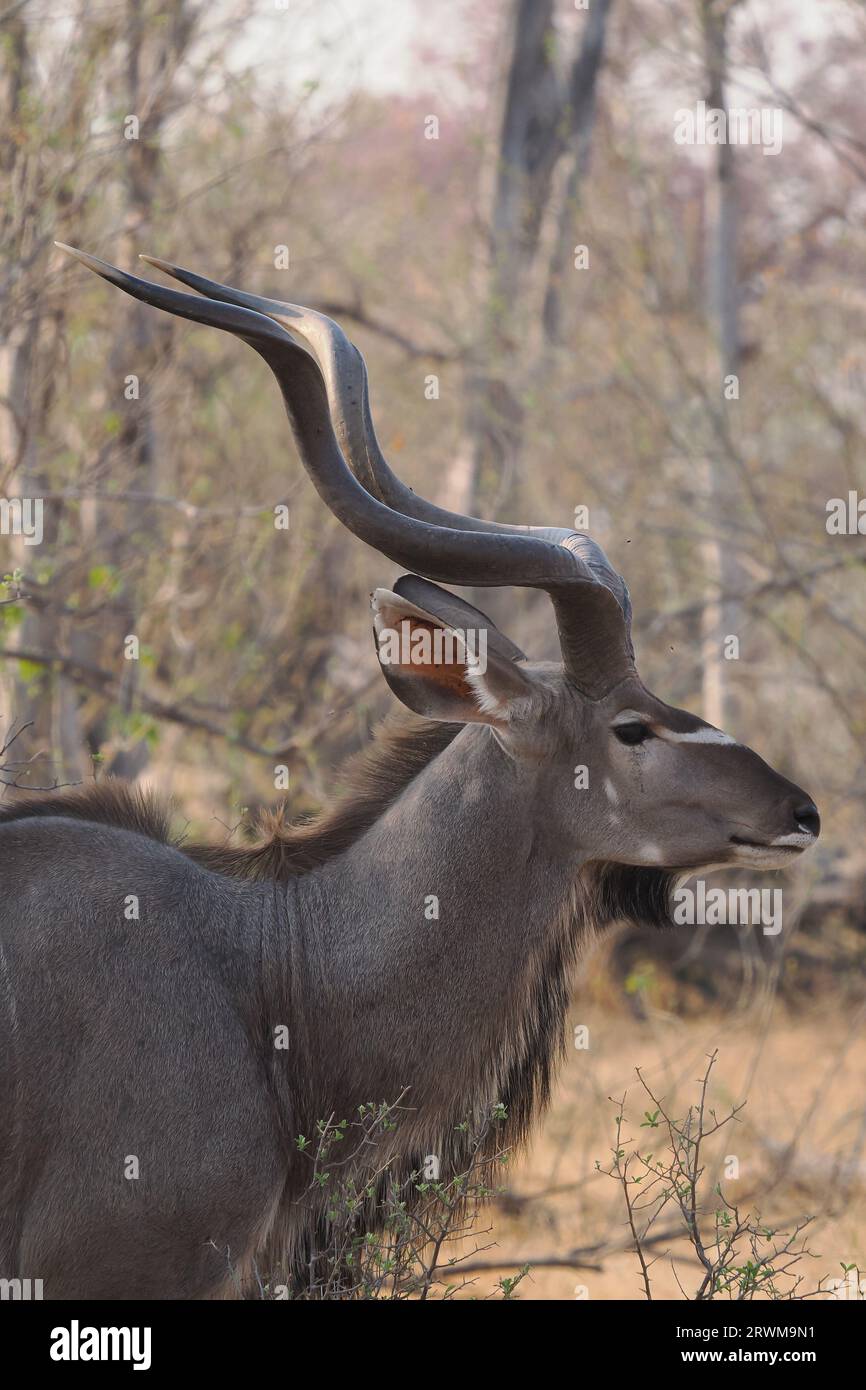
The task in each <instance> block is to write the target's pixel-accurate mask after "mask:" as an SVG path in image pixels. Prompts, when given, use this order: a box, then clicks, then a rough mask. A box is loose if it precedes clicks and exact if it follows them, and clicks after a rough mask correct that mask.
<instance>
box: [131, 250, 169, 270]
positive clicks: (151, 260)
mask: <svg viewBox="0 0 866 1390" xmlns="http://www.w3.org/2000/svg"><path fill="white" fill-rule="evenodd" d="M138 259H139V260H140V261H146V262H147V264H148V265H152V266H156V269H157V270H164V271H165V272H166V274H167V275H171V273H172V271H174V270H177V266H176V265H175V264H174V262H173V261H164V260H162V258H161V257H160V256H146V255H145V254H144V252H143V251H142V252H141V254H140V255H139V257H138Z"/></svg>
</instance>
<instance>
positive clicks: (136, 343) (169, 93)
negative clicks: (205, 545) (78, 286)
mask: <svg viewBox="0 0 866 1390" xmlns="http://www.w3.org/2000/svg"><path fill="white" fill-rule="evenodd" d="M193 24H194V18H193V15H192V14H191V12H190V9H189V6H188V5H187V3H186V0H169V3H168V4H167V5H166V4H165V3H162V0H159V2H158V3H157V4H155V5H154V6H153V7H149V6H146V5H143V4H142V3H141V0H126V12H125V22H124V31H123V46H124V61H125V68H126V86H127V101H128V115H130V116H134V117H136V119H137V120H138V122H139V129H138V133H137V138H135V139H129V140H127V141H125V144H126V149H125V151H124V156H125V163H124V170H123V177H124V194H125V202H126V208H125V217H124V235H123V245H122V253H121V254H122V256H123V257H124V258H125V260H126V261H127V263H128V264H133V263H134V261H135V257H136V256H137V254H138V252H139V251H140V250H141V247H142V245H143V244H144V242H145V241H146V240H147V234H148V228H149V226H150V217H151V212H152V209H153V206H154V200H155V198H156V196H157V191H158V188H159V183H160V173H161V159H160V138H161V134H162V128H163V125H164V123H165V119H166V116H167V115H168V112H169V109H170V105H171V100H172V97H173V94H174V82H173V79H174V75H175V73H176V71H177V68H178V66H179V64H180V62H181V60H182V57H183V54H184V53H185V51H186V49H187V47H188V44H189V42H190V39H191V36H192V30H193ZM171 337H172V327H171V324H170V322H165V321H163V320H162V319H161V318H158V317H157V315H155V314H154V313H152V312H151V311H150V310H148V309H147V307H146V306H145V305H143V304H139V303H137V302H135V301H130V302H129V303H128V304H125V305H124V306H123V308H122V309H121V311H120V322H119V326H118V335H117V338H116V340H115V345H114V350H113V352H112V355H111V359H110V367H109V372H110V381H109V390H108V394H109V396H110V398H111V400H112V405H113V407H114V408H118V403H120V410H121V414H122V418H123V426H122V429H121V431H120V434H119V437H118V441H117V442H118V449H117V456H119V458H120V460H121V463H122V467H123V469H124V471H129V473H130V474H131V481H130V487H131V490H133V491H135V492H137V493H139V494H144V495H152V494H153V493H155V492H157V491H159V488H158V486H157V470H158V467H159V444H158V425H157V419H156V412H155V411H154V408H153V383H154V380H155V377H156V373H157V369H158V367H159V365H160V363H161V362H162V361H163V360H164V358H165V356H166V353H167V351H168V349H169V346H170V342H171ZM132 376H134V377H135V378H136V379H137V385H136V386H135V387H134V390H136V391H137V394H133V395H132V396H131V397H129V398H127V397H126V396H125V395H124V383H125V381H126V380H127V379H128V378H129V377H132ZM113 520H114V522H115V523H116V520H117V517H116V514H115V516H114V518H113ZM111 521H112V518H109V517H106V518H105V524H106V526H110V525H111ZM158 524H159V523H158V518H157V516H156V514H155V512H154V509H153V508H149V507H147V506H146V505H142V504H141V503H136V504H133V505H130V506H129V508H128V509H127V512H126V517H125V524H124V527H123V529H122V530H121V531H120V532H118V533H117V534H116V536H115V538H114V542H113V545H112V552H113V560H112V563H113V565H114V567H115V568H116V569H117V570H118V571H119V572H120V573H121V574H122V573H123V572H124V571H125V570H126V569H127V568H128V565H129V560H130V558H131V556H133V555H139V556H141V555H143V556H144V557H145V558H146V553H147V550H148V548H149V547H150V546H152V544H153V538H154V536H155V535H156V534H157V533H158ZM119 599H120V622H119V627H118V631H117V645H116V650H115V653H114V658H115V661H116V662H117V663H118V664H119V666H120V668H121V671H122V676H121V682H120V694H119V703H120V712H121V715H123V716H125V717H128V716H129V715H131V714H132V713H133V711H134V709H135V702H136V692H137V689H138V685H139V678H140V669H141V668H140V663H139V662H138V661H137V660H127V659H125V657H124V652H123V643H124V639H125V638H126V637H127V636H139V635H140V634H139V632H138V628H139V626H140V610H139V599H138V595H137V593H136V590H135V588H134V587H133V586H131V585H129V584H127V583H124V585H123V588H122V589H121V591H120V595H119ZM148 756H149V753H148V745H147V743H146V741H145V740H144V739H141V738H134V739H132V740H131V741H130V742H129V743H128V744H127V745H126V746H124V747H122V748H120V749H119V750H118V751H117V753H116V754H115V756H114V757H113V759H112V761H111V763H110V765H109V771H110V772H111V773H112V774H113V775H115V776H118V777H127V778H135V777H137V776H138V775H139V774H140V773H141V772H142V771H143V770H144V768H145V766H146V765H147V761H148Z"/></svg>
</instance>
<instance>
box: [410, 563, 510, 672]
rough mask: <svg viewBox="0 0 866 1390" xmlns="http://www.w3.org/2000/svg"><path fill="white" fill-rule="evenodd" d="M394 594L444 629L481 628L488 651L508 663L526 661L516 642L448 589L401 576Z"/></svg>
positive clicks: (483, 614) (478, 610) (430, 582)
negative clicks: (431, 616) (442, 625)
mask: <svg viewBox="0 0 866 1390" xmlns="http://www.w3.org/2000/svg"><path fill="white" fill-rule="evenodd" d="M394 593H395V594H399V595H400V598H405V599H408V600H409V602H410V603H415V604H417V605H418V607H419V608H423V609H424V611H425V612H426V613H432V614H433V616H434V617H435V618H439V619H440V621H441V622H443V623H444V624H445V626H446V627H456V628H459V629H460V630H461V631H463V630H466V629H468V628H471V629H473V630H477V631H480V630H481V629H482V628H484V630H485V631H486V633H487V650H488V651H491V652H498V653H499V655H500V656H504V657H505V658H506V659H507V660H508V661H525V660H526V652H522V651H521V650H520V648H519V647H518V645H517V643H516V642H512V640H511V638H510V637H506V636H505V633H504V632H500V631H499V628H498V627H497V626H496V624H495V622H494V621H493V619H492V618H488V616H487V614H486V613H482V611H481V609H480V608H475V607H474V606H473V605H472V604H471V603H467V602H466V599H465V598H458V596H457V594H452V593H450V592H449V591H448V589H440V587H439V585H438V584H434V583H432V581H431V580H429V579H421V578H420V576H419V575H417V574H401V575H400V578H399V579H398V580H397V582H396V584H395V585H394Z"/></svg>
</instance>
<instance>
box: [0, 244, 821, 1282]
mask: <svg viewBox="0 0 866 1390" xmlns="http://www.w3.org/2000/svg"><path fill="white" fill-rule="evenodd" d="M74 254H77V255H78V256H79V259H81V260H82V261H83V262H84V263H85V264H86V265H88V266H89V267H90V268H91V269H93V270H95V271H96V272H97V273H99V274H100V275H102V276H103V277H104V278H105V279H107V280H109V281H111V282H112V283H113V284H115V285H117V286H119V287H120V288H121V289H124V290H126V291H127V292H128V293H130V294H133V295H134V296H136V297H137V298H139V299H141V300H143V301H144V302H146V303H149V304H153V305H155V306H157V307H160V308H163V309H166V310H168V311H170V312H172V313H175V314H178V315H180V316H182V317H185V318H189V319H194V320H196V321H198V322H201V323H204V324H209V325H212V326H215V327H219V328H223V329H225V330H227V331H229V332H231V333H234V334H235V335H237V336H239V337H241V338H243V339H244V340H245V341H246V342H247V343H249V344H250V345H251V346H252V347H254V348H255V349H256V350H257V351H258V352H259V353H260V354H261V355H262V356H263V357H264V358H265V360H266V361H267V362H268V364H269V366H270V367H271V369H272V370H273V372H274V374H275V375H276V377H277V380H278V382H279V384H280V387H281V389H282V392H283V396H284V399H285V403H286V407H287V410H288V414H289V418H290V421H291V423H292V426H293V429H294V433H295V438H296V441H297V444H298V448H299V451H300V454H301V457H302V459H303V462H304V464H305V466H306V468H307V471H308V473H309V475H310V477H311V479H312V481H313V483H314V484H315V486H316V488H317V489H318V491H319V493H320V495H321V496H322V498H323V500H324V501H325V503H326V504H327V505H328V506H329V507H330V509H331V510H332V511H333V512H334V513H335V514H336V515H337V516H338V517H339V518H340V519H341V521H342V522H343V523H344V524H345V525H346V527H347V528H348V529H349V530H350V531H351V532H353V533H354V534H355V535H356V536H358V537H359V538H361V539H362V540H364V541H366V542H367V543H368V544H370V545H372V546H374V547H375V548H376V549H377V550H378V551H379V552H380V553H381V554H383V555H384V556H386V557H388V558H389V559H390V560H392V561H395V562H397V563H398V564H400V565H401V566H403V567H405V568H407V569H408V570H410V571H412V573H409V574H406V575H404V576H403V577H402V578H401V579H399V580H398V581H397V582H396V583H395V584H394V587H393V589H390V590H384V589H383V590H377V592H376V593H375V595H374V596H373V619H374V632H375V637H376V643H377V650H378V654H379V660H380V664H381V667H382V671H383V674H384V676H385V679H386V680H387V682H388V684H389V685H390V687H391V689H392V691H393V692H394V694H395V695H396V696H397V698H398V700H399V701H401V702H402V704H403V705H405V706H407V707H408V710H409V711H410V712H411V713H408V714H404V715H403V716H401V717H396V718H392V719H390V720H389V722H388V723H387V724H386V726H385V727H384V729H383V730H382V731H380V732H379V734H378V735H377V737H376V738H375V740H374V742H373V743H372V745H371V746H370V748H368V749H367V750H366V751H365V752H364V753H362V754H361V755H360V757H359V759H358V760H356V763H355V765H354V767H353V768H352V769H351V770H350V774H349V777H348V790H347V791H346V792H345V793H344V795H343V796H342V797H341V799H339V800H338V801H336V802H335V803H334V804H333V805H332V806H331V807H330V808H329V809H328V810H327V811H325V812H324V813H323V815H322V817H320V819H319V820H318V821H317V822H315V823H313V824H311V825H305V826H302V827H292V826H291V825H288V824H286V823H285V822H284V821H283V820H281V819H280V818H279V817H278V818H276V819H275V820H274V821H273V822H272V824H271V826H270V830H269V833H268V834H267V835H266V836H264V837H263V838H262V841H261V843H260V844H258V845H255V846H253V847H251V848H247V849H245V848H238V847H235V846H232V845H228V846H226V847H224V848H219V847H208V846H197V845H190V844H187V843H185V842H184V843H175V842H174V840H173V839H172V835H171V833H170V829H169V826H168V823H167V820H166V817H165V814H164V813H163V811H162V810H161V809H160V807H159V806H158V805H155V804H152V803H149V802H148V801H147V800H146V799H144V798H142V797H141V796H139V795H138V794H137V793H136V792H135V791H134V790H132V789H129V788H127V787H125V786H123V785H122V784H115V783H112V782H110V781H109V782H106V783H104V784H102V785H97V786H94V787H92V788H87V789H84V790H77V791H73V792H70V793H50V794H45V795H43V796H41V797H39V796H32V797H26V798H20V799H17V800H15V801H12V802H10V803H9V804H8V805H7V806H5V807H4V808H3V810H2V811H0V881H2V898H0V1114H2V1115H3V1119H4V1123H3V1126H2V1129H0V1277H3V1278H7V1279H10V1278H11V1279H14V1278H20V1279H26V1278H30V1279H41V1280H42V1281H43V1288H44V1292H45V1296H46V1297H49V1298H64V1297H73V1298H202V1297H218V1296H221V1295H225V1294H227V1293H238V1292H245V1291H247V1290H248V1289H249V1287H250V1281H251V1280H252V1279H253V1276H254V1274H258V1275H259V1276H260V1277H277V1278H279V1277H281V1276H282V1275H283V1273H284V1272H286V1273H285V1277H286V1278H288V1279H289V1280H290V1281H291V1279H292V1277H293V1271H294V1272H295V1274H297V1271H298V1270H299V1268H300V1267H301V1266H302V1265H303V1264H304V1263H305V1262H306V1261H308V1260H309V1259H310V1257H311V1254H312V1253H313V1252H314V1250H315V1248H316V1243H317V1241H320V1240H321V1239H323V1232H325V1230H326V1226H327V1218H326V1214H325V1211H326V1203H327V1195H326V1194H324V1193H323V1194H320V1195H319V1196H318V1198H314V1197H311V1196H310V1193H309V1190H308V1189H309V1176H310V1172H309V1166H308V1160H307V1159H306V1158H305V1157H304V1155H302V1154H301V1153H299V1149H298V1145H297V1142H296V1140H297V1136H298V1135H300V1134H304V1135H310V1134H313V1133H314V1132H315V1129H316V1125H317V1122H319V1121H322V1120H327V1119H328V1117H330V1116H337V1117H340V1118H342V1117H348V1116H351V1115H352V1114H353V1113H354V1112H355V1111H356V1109H357V1107H358V1106H359V1105H361V1104H364V1103H366V1102H370V1101H387V1102H394V1101H396V1100H397V1099H398V1098H399V1097H404V1101H403V1103H404V1105H405V1107H406V1109H405V1112H404V1121H403V1123H402V1124H400V1125H399V1126H398V1129H397V1131H396V1132H395V1133H394V1135H393V1136H392V1137H391V1139H390V1141H389V1142H390V1144H391V1151H389V1154H388V1158H389V1161H391V1162H392V1163H393V1165H394V1168H395V1171H398V1172H401V1173H404V1174H407V1173H410V1172H411V1171H413V1169H416V1168H418V1167H419V1166H420V1164H421V1162H422V1160H423V1158H424V1156H425V1155H430V1154H435V1155H437V1157H438V1159H439V1162H440V1171H441V1174H442V1175H443V1176H444V1177H447V1176H448V1175H449V1173H454V1172H459V1171H462V1170H463V1169H464V1168H465V1167H466V1166H467V1163H468V1161H469V1160H470V1157H471V1155H470V1154H469V1152H468V1142H469V1141H468V1140H467V1139H466V1138H465V1135H466V1134H467V1133H469V1132H471V1130H472V1126H473V1125H475V1124H478V1125H481V1126H483V1122H484V1118H485V1116H487V1115H488V1114H489V1113H490V1111H491V1108H492V1107H493V1106H497V1107H503V1108H504V1111H505V1114H506V1119H505V1121H504V1127H503V1129H502V1130H500V1131H499V1132H498V1133H497V1135H496V1139H495V1142H496V1144H497V1146H499V1145H505V1146H508V1145H510V1144H514V1143H518V1142H519V1141H520V1140H521V1139H522V1138H523V1137H524V1136H525V1134H526V1133H527V1130H528V1127H529V1125H530V1124H531V1122H532V1120H533V1118H534V1117H535V1116H536V1115H537V1113H538V1111H539V1109H540V1108H541V1107H543V1105H544V1104H545V1102H546V1100H547V1097H548V1094H549V1089H550V1084H551V1078H552V1071H553V1068H554V1065H555V1062H556V1059H557V1057H558V1055H559V1053H560V1050H561V1048H562V1045H563V1030H564V1022H565V1014H566V1008H567V1003H568V997H569V978H570V971H571V967H572V963H573V961H574V958H575V956H576V954H577V953H578V951H579V949H580V946H581V944H582V942H584V941H585V940H586V939H587V937H588V936H589V935H590V934H591V933H592V932H594V931H596V930H597V929H599V928H600V927H603V926H604V925H605V923H607V922H610V921H613V920H616V919H620V918H630V919H632V920H635V921H639V922H650V923H663V922H665V921H666V920H668V900H669V895H670V891H671V887H672V885H673V883H674V882H675V881H676V878H677V876H678V875H681V874H683V873H687V872H689V871H694V870H695V869H698V868H700V867H701V866H704V865H731V866H741V865H745V866H748V867H755V868H768V867H776V866H783V865H786V864H788V863H790V862H791V861H792V860H794V859H795V858H796V857H797V856H798V855H799V854H801V853H802V852H803V850H805V849H806V848H807V847H808V846H809V845H811V844H812V843H813V842H814V840H815V837H816V835H817V833H818V815H817V811H816V809H815V807H814V805H813V803H812V802H811V800H810V798H809V797H808V796H807V795H806V794H805V793H804V792H803V791H801V790H800V788H798V787H796V786H795V785H793V784H792V783H790V782H788V781H786V780H785V778H783V777H781V776H780V775H779V774H778V773H776V772H775V771H773V770H772V769H771V768H770V767H768V766H767V764H766V763H764V762H763V761H762V760H761V759H760V758H759V757H758V755H757V754H756V753H754V752H752V751H751V750H750V749H748V748H745V747H743V746H742V745H740V744H738V743H736V742H735V741H734V740H733V739H732V738H730V737H728V736H727V735H725V734H723V733H721V732H720V731H719V730H716V729H713V728H711V727H710V726H709V725H707V724H705V723H704V722H703V721H702V720H700V719H698V718H696V717H695V716H694V715H691V714H687V713H685V712H684V711H682V710H678V709H673V708H671V707H670V706H668V705H666V704H664V703H663V702H662V701H660V700H658V699H656V698H655V696H653V695H651V694H650V693H649V692H648V691H647V690H646V689H645V688H644V686H643V685H642V684H641V681H640V679H639V678H638V675H637V672H636V670H635V664H634V652H633V647H632V643H631V636H630V622H631V605H630V601H629V596H628V591H627V589H626V587H625V584H624V583H623V581H622V579H621V578H620V576H619V575H618V574H617V573H616V572H615V571H614V570H613V569H612V567H611V566H610V564H609V563H608V561H607V559H606V557H605V556H604V554H603V552H602V551H601V550H600V548H599V547H598V546H597V545H596V544H595V543H594V542H593V541H591V540H590V539H589V537H587V536H585V535H582V534H579V533H574V532H570V531H560V530H556V529H554V528H533V527H525V526H506V525H502V524H498V523H491V522H485V521H482V520H479V519H478V518H473V517H464V516H460V515H457V514H454V513H450V512H445V511H443V510H442V509H440V508H438V507H435V506H433V505H432V504H431V503H429V502H426V501H424V500H423V499H421V498H419V497H417V496H416V495H415V494H414V493H412V492H410V491H409V490H408V489H407V488H405V487H404V485H403V484H402V483H401V482H400V481H399V480H398V479H397V478H396V477H395V476H394V474H393V473H392V472H391V470H390V468H389V467H388V465H387V463H386V461H385V459H384V458H383V456H382V453H381V449H380V448H379V445H378V441H377V440H376V435H375V431H374V429H373V425H372V421H371V418H370V412H369V406H368V397H367V381H366V372H365V369H364V364H363V360H362V359H361V357H360V354H359V353H358V352H357V350H356V349H355V348H354V347H353V346H352V344H351V343H350V342H349V341H348V340H347V339H346V338H345V336H344V335H343V334H342V332H341V331H340V329H339V328H338V327H337V326H336V325H335V324H333V323H332V322H330V320H328V319H325V318H323V317H322V316H320V315H318V314H315V313H313V312H311V311H309V310H306V309H302V308H300V307H299V306H296V305H288V304H281V303H278V302H276V301H271V300H267V299H262V298H259V297H257V296H252V295H246V294H244V293H242V292H241V291H238V290H233V289H231V288H229V287H227V286H223V285H219V284H216V283H214V282H212V281H209V280H204V279H203V278H202V277H200V276H197V275H194V274H192V273H191V272H188V271H184V270H181V269H180V268H178V267H176V266H170V265H167V264H166V263H165V262H155V264H158V265H159V266H160V268H161V269H163V270H165V271H167V272H168V273H169V274H171V275H173V276H174V277H175V278H176V279H178V280H180V281H181V282H183V283H185V284H186V285H187V286H188V287H190V288H191V289H193V290H194V291H196V293H195V294H186V293H183V292H180V291H178V290H175V289H171V288H165V287H163V286H160V285H157V284H152V283H150V282H147V281H143V280H140V279H138V278H136V277H133V276H130V275H127V274H124V273H123V272H121V271H118V270H115V269H114V268H113V267H111V266H108V265H106V264H105V263H104V262H101V261H97V260H95V259H94V258H92V257H88V256H85V255H83V254H82V253H74ZM433 581H443V582H446V583H447V582H450V583H454V584H464V585H473V586H484V585H489V586H501V585H511V584H514V585H520V586H525V587H531V588H539V589H543V590H545V591H546V592H547V593H548V594H549V596H550V599H551V601H552V604H553V609H554V612H555V616H556V622H557V627H558V631H559V638H560V647H561V653H562V662H561V663H560V664H550V663H537V662H531V661H528V660H527V659H526V658H525V657H524V655H523V653H522V652H521V651H520V650H519V649H518V648H517V647H516V646H515V644H514V643H513V642H511V641H510V640H509V639H508V638H507V637H506V636H505V635H504V634H502V633H501V632H500V631H499V630H498V629H497V628H496V627H495V626H494V625H493V623H492V622H491V621H490V620H489V619H488V618H487V617H486V616H485V615H484V614H483V613H481V612H480V611H479V610H478V609H476V608H474V607H473V606H472V605H470V604H468V603H466V602H465V601H464V600H463V599H461V598H459V597H457V596H456V595H455V594H453V593H450V592H448V591H446V590H444V589H442V588H440V587H439V585H438V584H437V583H435V582H433ZM580 769H585V770H586V771H585V773H583V774H582V775H578V774H579V770H580ZM431 905H433V907H432V910H431ZM278 1040H279V1042H278ZM468 1122H471V1123H468ZM377 1159H381V1154H380V1155H371V1156H370V1157H369V1162H370V1163H371V1164H375V1162H376V1160H377Z"/></svg>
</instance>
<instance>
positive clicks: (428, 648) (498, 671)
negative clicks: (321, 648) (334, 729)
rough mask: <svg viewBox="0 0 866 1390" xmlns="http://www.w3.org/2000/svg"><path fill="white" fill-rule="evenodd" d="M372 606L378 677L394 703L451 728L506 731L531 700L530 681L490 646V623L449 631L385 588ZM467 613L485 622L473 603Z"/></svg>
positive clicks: (380, 590) (439, 620)
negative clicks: (491, 727) (470, 726)
mask: <svg viewBox="0 0 866 1390" xmlns="http://www.w3.org/2000/svg"><path fill="white" fill-rule="evenodd" d="M442 592H443V593H444V590H443V591H442ZM448 597H449V598H453V597H454V596H453V595H448ZM455 603H456V604H460V603H462V600H461V599H455ZM372 608H373V631H374V635H375V638H376V650H377V654H378V657H379V664H380V665H381V667H382V672H383V674H384V676H385V679H386V681H387V682H388V685H389V686H390V687H391V689H392V691H393V692H394V694H395V695H396V696H397V699H398V700H401V701H402V702H403V704H404V705H407V706H408V707H409V709H411V710H414V711H415V713H416V714H422V715H424V717H425V718H426V719H438V720H442V721H444V722H445V723H448V724H452V723H453V724H493V725H497V726H499V727H504V726H506V725H507V724H508V723H509V721H510V720H511V719H512V718H513V717H514V715H515V713H517V711H518V710H519V708H520V706H521V705H525V704H526V703H527V701H528V700H529V699H530V698H531V695H532V682H531V681H530V679H529V677H528V676H526V675H525V674H524V672H523V671H521V670H520V668H519V667H517V666H515V665H514V662H513V661H512V660H510V659H509V658H508V657H506V656H503V655H501V654H500V652H499V651H498V650H496V649H495V648H494V647H492V646H491V644H490V642H489V633H488V624H489V619H486V620H485V621H484V623H483V624H481V625H479V626H472V625H470V624H466V625H464V626H460V627H458V626H457V625H456V624H455V625H454V626H452V625H451V624H449V623H445V622H443V621H442V619H441V618H439V617H438V616H437V615H436V614H434V613H428V612H427V611H426V609H424V608H419V607H418V605H417V604H414V603H410V601H409V600H408V599H407V598H404V597H403V596H402V595H401V594H395V593H392V592H391V590H390V589H377V590H376V592H375V593H374V594H373V598H372ZM454 611H455V613H456V612H457V611H458V610H457V609H455V610H454ZM466 612H467V614H468V615H469V616H473V615H474V616H475V617H478V618H483V616H484V615H483V614H480V613H478V612H477V610H476V609H473V608H472V606H471V604H466ZM494 631H495V629H494Z"/></svg>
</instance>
